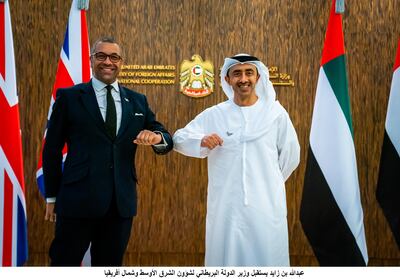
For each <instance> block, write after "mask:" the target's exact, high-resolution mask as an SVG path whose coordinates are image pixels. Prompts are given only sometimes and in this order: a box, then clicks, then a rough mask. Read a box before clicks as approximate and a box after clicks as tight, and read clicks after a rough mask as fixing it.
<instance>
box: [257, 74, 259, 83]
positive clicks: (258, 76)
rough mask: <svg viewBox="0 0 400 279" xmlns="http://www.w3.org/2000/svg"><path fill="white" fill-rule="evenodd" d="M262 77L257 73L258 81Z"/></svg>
mask: <svg viewBox="0 0 400 279" xmlns="http://www.w3.org/2000/svg"><path fill="white" fill-rule="evenodd" d="M259 79H260V74H259V73H257V81H258V80H259Z"/></svg>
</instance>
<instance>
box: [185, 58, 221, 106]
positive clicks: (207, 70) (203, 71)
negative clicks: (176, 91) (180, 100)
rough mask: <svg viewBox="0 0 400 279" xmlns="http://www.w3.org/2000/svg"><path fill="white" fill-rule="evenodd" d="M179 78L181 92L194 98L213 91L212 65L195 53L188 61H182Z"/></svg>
mask: <svg viewBox="0 0 400 279" xmlns="http://www.w3.org/2000/svg"><path fill="white" fill-rule="evenodd" d="M179 80H180V90H181V92H182V93H183V94H185V95H187V96H189V97H194V98H199V97H205V96H207V95H210V94H211V93H212V92H213V91H214V66H213V64H212V63H211V62H210V61H208V60H206V61H203V58H201V56H200V55H198V54H195V55H193V56H192V59H191V60H190V61H189V60H183V61H182V63H181V67H180V75H179Z"/></svg>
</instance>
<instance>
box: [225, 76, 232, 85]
mask: <svg viewBox="0 0 400 279" xmlns="http://www.w3.org/2000/svg"><path fill="white" fill-rule="evenodd" d="M225 81H226V82H227V83H228V84H229V85H231V83H230V79H229V77H228V76H225Z"/></svg>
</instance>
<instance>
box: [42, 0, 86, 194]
mask: <svg viewBox="0 0 400 279" xmlns="http://www.w3.org/2000/svg"><path fill="white" fill-rule="evenodd" d="M78 2H79V1H78V0H73V1H72V5H71V10H70V12H69V18H68V25H67V30H66V32H65V37H64V43H63V46H62V48H61V54H60V59H59V61H58V67H57V73H56V80H55V82H54V86H53V91H52V94H51V100H50V108H49V113H48V115H47V123H49V122H48V121H49V119H50V116H51V113H52V108H53V104H54V101H55V99H56V92H57V89H58V88H63V87H70V86H73V85H75V84H78V83H81V82H88V81H89V80H90V77H91V70H90V51H89V37H88V31H87V26H86V10H84V9H82V10H81V9H79V7H78V4H79V3H78ZM46 132H47V126H46V130H45V132H44V137H43V144H44V142H45V140H46ZM43 144H42V147H43ZM66 155H67V148H66V146H64V150H63V158H64V159H65V158H66ZM36 180H37V184H38V186H39V190H40V193H41V194H42V195H43V196H45V190H44V189H45V188H44V180H43V169H42V153H40V158H39V163H38V168H37V171H36Z"/></svg>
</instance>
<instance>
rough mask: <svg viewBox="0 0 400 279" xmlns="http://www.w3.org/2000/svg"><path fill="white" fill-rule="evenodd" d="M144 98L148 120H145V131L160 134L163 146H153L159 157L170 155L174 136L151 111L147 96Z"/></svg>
mask: <svg viewBox="0 0 400 279" xmlns="http://www.w3.org/2000/svg"><path fill="white" fill-rule="evenodd" d="M143 97H144V101H145V105H146V120H145V129H147V130H150V131H153V132H157V133H160V134H161V136H162V138H163V144H159V145H156V146H152V148H153V150H154V152H155V153H157V154H159V155H163V154H166V153H168V152H169V151H171V150H172V148H173V142H172V136H171V134H170V133H169V132H168V131H167V130H166V129H165V128H164V126H163V125H162V124H161V123H160V122H158V121H157V120H156V116H155V114H154V112H153V111H152V110H151V109H150V106H149V104H148V102H147V98H146V96H143Z"/></svg>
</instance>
